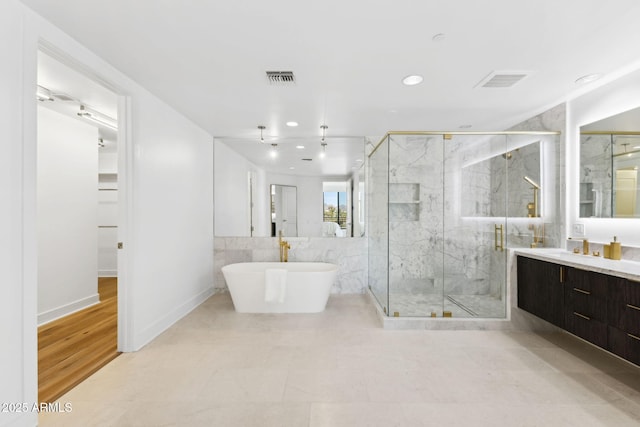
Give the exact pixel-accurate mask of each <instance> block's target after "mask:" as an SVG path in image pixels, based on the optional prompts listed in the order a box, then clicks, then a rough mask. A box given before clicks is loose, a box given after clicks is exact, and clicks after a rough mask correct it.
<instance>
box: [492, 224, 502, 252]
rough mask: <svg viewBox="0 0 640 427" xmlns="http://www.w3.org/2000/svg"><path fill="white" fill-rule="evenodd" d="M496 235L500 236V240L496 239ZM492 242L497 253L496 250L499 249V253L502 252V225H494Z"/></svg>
mask: <svg viewBox="0 0 640 427" xmlns="http://www.w3.org/2000/svg"><path fill="white" fill-rule="evenodd" d="M498 234H500V239H498ZM493 240H494V244H495V250H496V251H497V250H498V249H500V251H504V226H503V225H502V224H500V225H498V224H496V226H495V230H494V234H493Z"/></svg>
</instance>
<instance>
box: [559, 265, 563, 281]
mask: <svg viewBox="0 0 640 427" xmlns="http://www.w3.org/2000/svg"><path fill="white" fill-rule="evenodd" d="M560 283H564V267H562V266H561V267H560Z"/></svg>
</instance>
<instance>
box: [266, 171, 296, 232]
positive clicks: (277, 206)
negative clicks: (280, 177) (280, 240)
mask: <svg viewBox="0 0 640 427" xmlns="http://www.w3.org/2000/svg"><path fill="white" fill-rule="evenodd" d="M297 191H298V189H297V188H296V187H295V186H292V185H278V184H271V186H270V191H269V194H270V195H271V197H270V200H271V203H270V205H271V209H270V211H271V212H270V217H269V218H270V223H271V237H277V236H280V233H282V236H283V237H297V236H298V194H297Z"/></svg>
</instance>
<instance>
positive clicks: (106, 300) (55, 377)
mask: <svg viewBox="0 0 640 427" xmlns="http://www.w3.org/2000/svg"><path fill="white" fill-rule="evenodd" d="M98 293H99V294H100V303H99V304H96V305H94V306H92V307H89V308H86V309H84V310H81V311H79V312H77V313H73V314H70V315H69V316H66V317H63V318H61V319H58V320H55V321H53V322H50V323H47V324H45V325H43V326H41V327H40V328H38V400H39V401H40V402H53V401H55V400H56V399H58V398H59V397H60V396H62V395H63V394H65V393H66V392H67V391H69V390H71V389H72V388H73V387H75V386H76V385H78V384H79V383H81V382H82V381H83V380H85V379H86V378H88V377H89V376H90V375H91V374H93V373H94V372H96V371H97V370H98V369H100V368H101V367H103V366H104V365H106V364H107V363H109V362H110V361H111V360H113V359H114V358H116V357H117V356H118V355H119V354H120V353H119V352H118V282H117V278H115V277H106V278H99V279H98Z"/></svg>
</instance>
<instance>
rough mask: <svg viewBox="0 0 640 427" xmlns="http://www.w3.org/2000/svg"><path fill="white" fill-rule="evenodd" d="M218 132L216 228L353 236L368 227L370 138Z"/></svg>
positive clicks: (221, 231)
mask: <svg viewBox="0 0 640 427" xmlns="http://www.w3.org/2000/svg"><path fill="white" fill-rule="evenodd" d="M325 142H326V145H324V146H323V145H321V143H320V138H301V139H298V138H296V139H287V138H273V137H268V136H265V142H264V143H261V142H259V140H257V139H229V138H216V139H215V141H214V201H215V235H216V236H219V237H248V236H252V237H270V236H277V235H278V233H279V232H280V230H282V233H283V235H284V236H286V237H294V236H298V237H352V236H357V237H359V236H362V235H363V232H364V212H363V209H364V191H363V187H364V182H362V179H363V173H362V165H363V163H364V143H365V138H364V137H358V138H356V137H349V138H337V137H336V138H330V137H327V138H326V139H325Z"/></svg>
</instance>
